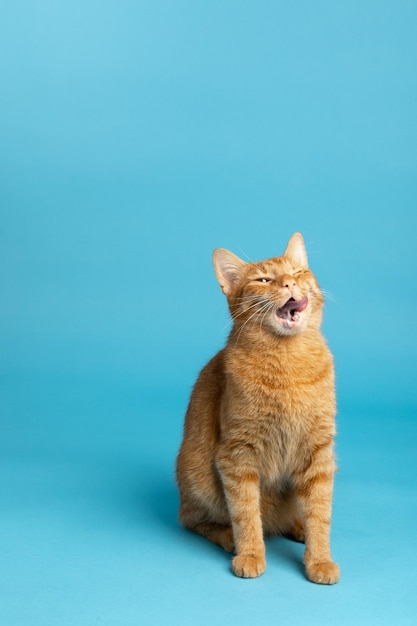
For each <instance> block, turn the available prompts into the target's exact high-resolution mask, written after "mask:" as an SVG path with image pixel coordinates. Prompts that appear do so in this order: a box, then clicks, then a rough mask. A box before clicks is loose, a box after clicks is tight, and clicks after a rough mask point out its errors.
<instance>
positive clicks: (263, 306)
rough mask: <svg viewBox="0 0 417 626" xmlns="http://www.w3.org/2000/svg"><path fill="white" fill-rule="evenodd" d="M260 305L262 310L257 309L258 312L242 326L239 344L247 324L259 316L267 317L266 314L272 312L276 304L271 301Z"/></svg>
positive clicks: (238, 337) (262, 302)
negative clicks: (263, 314)
mask: <svg viewBox="0 0 417 626" xmlns="http://www.w3.org/2000/svg"><path fill="white" fill-rule="evenodd" d="M259 304H260V305H261V306H260V308H259V309H257V310H255V312H254V313H252V315H250V316H249V317H248V319H247V320H246V321H245V322H244V323H243V324H242V326H241V328H240V329H239V333H238V335H237V343H238V342H239V339H240V336H241V334H242V331H243V330H244V329H245V328H246V326H247V324H248V323H249V322H250V321H251V320H252V319H253V318H255V319H256V317H257V316H261V315H262V313H265V315H266V314H267V313H268V311H270V310H271V308H272V307H273V306H275V305H274V303H273V302H271V301H270V300H267V301H266V302H265V301H261V302H259ZM262 321H263V319H262V320H261V324H262Z"/></svg>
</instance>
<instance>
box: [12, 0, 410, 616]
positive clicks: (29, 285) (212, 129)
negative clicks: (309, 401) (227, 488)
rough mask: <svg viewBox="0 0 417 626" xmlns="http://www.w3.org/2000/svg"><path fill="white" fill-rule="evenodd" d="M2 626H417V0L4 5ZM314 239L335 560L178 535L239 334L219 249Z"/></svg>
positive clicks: (267, 247)
mask: <svg viewBox="0 0 417 626" xmlns="http://www.w3.org/2000/svg"><path fill="white" fill-rule="evenodd" d="M0 31H1V32H0V72H1V77H2V85H3V88H2V96H1V100H0V217H1V224H0V280H1V307H0V350H1V360H0V393H1V395H0V419H1V429H2V437H1V443H0V446H1V456H0V463H1V472H0V494H1V496H0V502H1V505H0V506H1V515H0V527H1V533H0V537H1V539H0V542H1V553H2V555H3V557H2V563H1V565H0V580H1V584H0V588H1V592H0V593H1V602H0V621H1V623H2V624H5V625H6V624H7V626H22V624H24V625H25V626H32V625H35V624H36V625H39V624H42V626H49V625H54V626H55V625H56V624H60V625H62V626H66V625H67V624H68V625H72V624H77V626H84V624H85V625H87V624H88V625H89V626H90V625H91V624H94V623H100V624H103V625H108V626H113V625H114V626H122V625H125V624H126V625H130V624H141V625H144V626H148V625H149V626H150V625H154V624H157V625H159V624H172V625H175V624H178V625H180V624H181V625H188V624H190V625H191V624H192V625H194V624H201V625H205V624H219V625H220V624H221V625H223V624H225V623H227V622H228V621H232V620H233V621H235V620H236V621H239V623H240V624H241V625H242V626H244V625H245V624H252V623H255V622H256V623H259V624H273V623H276V622H279V623H282V624H288V625H291V624H297V625H298V624H302V623H307V621H308V622H309V623H312V624H355V625H356V624H378V625H381V624H382V625H384V624H393V623H395V624H410V625H411V624H415V615H416V614H417V602H416V600H415V588H416V583H417V572H416V568H415V556H414V555H415V553H416V548H417V529H416V525H415V519H416V512H417V511H416V507H417V498H416V495H417V479H416V476H417V472H416V469H417V456H416V453H417V393H416V384H415V380H416V349H417V332H416V322H415V320H416V317H417V295H416V289H415V276H416V270H417V262H416V256H415V249H416V244H417V238H416V226H417V211H416V201H417V165H416V164H417V124H416V110H417V70H416V58H417V6H416V4H415V2H412V1H407V0H397V1H396V2H394V1H393V0H379V1H378V2H376V1H370V2H366V3H363V2H359V0H358V1H356V0H350V1H349V2H344V1H343V2H336V3H335V2H331V1H324V2H319V3H312V2H307V1H305V0H300V1H298V2H296V3H290V2H283V1H278V2H271V1H266V0H259V1H257V2H242V1H240V2H237V1H232V0H230V1H226V2H221V3H220V2H210V3H207V2H201V1H195V2H191V1H190V0H182V1H177V2H166V1H159V0H153V1H152V2H151V1H145V0H144V1H139V2H132V1H129V0H122V1H119V2H114V1H111V0H106V1H104V2H98V1H96V0H85V1H83V2H80V1H79V0H72V2H68V1H67V0H63V1H61V2H59V3H57V2H52V1H47V0H35V1H32V2H28V1H27V0H22V1H19V2H14V3H3V4H2V6H1V7H0ZM296 230H299V231H301V232H302V233H303V234H304V237H305V241H306V245H307V250H308V253H309V258H310V264H311V267H312V269H313V270H314V271H315V273H316V274H317V277H318V279H319V282H320V283H321V285H322V286H323V288H325V290H326V293H327V295H328V301H327V304H326V314H325V321H324V332H325V334H326V336H327V338H328V340H329V344H330V346H331V348H332V350H333V352H334V354H335V359H336V365H337V380H338V398H339V415H338V424H339V427H338V431H339V436H338V459H339V466H340V472H339V475H338V477H337V483H336V491H335V506H334V522H333V551H334V556H335V558H336V560H338V561H339V563H340V565H341V570H342V579H341V582H340V584H339V585H337V586H335V587H331V588H323V587H320V586H316V585H312V584H310V583H308V582H307V581H306V580H305V578H304V575H303V569H302V547H301V546H299V545H296V544H292V543H289V542H287V541H285V540H282V539H274V540H271V541H269V542H268V547H267V555H268V569H267V571H266V573H265V575H264V576H262V577H261V578H260V579H258V580H254V581H242V580H240V579H236V578H234V577H233V576H232V574H231V573H230V568H229V557H228V556H225V555H224V554H223V553H222V552H221V551H220V550H218V549H217V548H216V547H214V546H212V545H209V544H208V542H205V541H204V540H203V539H200V538H198V537H194V536H193V535H190V534H188V533H186V532H185V531H183V530H182V529H181V528H180V527H179V525H178V523H177V506H178V497H177V493H176V488H175V483H174V477H173V472H174V469H173V468H174V460H175V455H176V452H177V449H178V445H179V443H180V439H181V430H182V420H183V413H184V410H185V407H186V404H187V399H188V394H189V391H190V388H191V386H192V384H193V382H194V379H195V377H196V375H197V372H198V370H199V368H200V367H201V366H202V365H203V364H204V363H205V362H206V361H207V360H208V358H209V357H211V356H212V355H213V354H214V352H216V351H217V350H218V349H219V348H220V347H221V346H222V345H223V343H224V341H225V338H226V336H227V332H228V328H229V326H228V315H227V308H226V304H225V301H224V298H223V296H222V294H221V293H220V290H219V288H218V285H217V283H216V280H215V278H214V274H213V270H212V266H211V253H212V250H213V249H214V248H215V247H219V246H221V247H226V248H229V249H231V250H233V251H234V252H235V253H236V254H238V255H240V256H242V257H243V258H251V259H261V258H265V257H269V256H274V255H277V254H280V253H282V252H283V250H284V248H285V245H286V242H287V240H288V238H289V236H290V235H291V234H292V233H293V232H294V231H296Z"/></svg>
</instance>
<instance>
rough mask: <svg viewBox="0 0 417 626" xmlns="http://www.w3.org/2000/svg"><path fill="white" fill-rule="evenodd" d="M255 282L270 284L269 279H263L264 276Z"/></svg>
mask: <svg viewBox="0 0 417 626" xmlns="http://www.w3.org/2000/svg"><path fill="white" fill-rule="evenodd" d="M256 281H257V282H258V283H270V282H271V279H270V278H265V276H263V277H262V278H257V279H256Z"/></svg>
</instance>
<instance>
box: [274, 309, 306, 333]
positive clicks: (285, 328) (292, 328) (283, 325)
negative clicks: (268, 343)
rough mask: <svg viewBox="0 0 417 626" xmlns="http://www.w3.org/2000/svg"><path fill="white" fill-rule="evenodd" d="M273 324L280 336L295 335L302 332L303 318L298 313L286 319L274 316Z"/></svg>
mask: <svg viewBox="0 0 417 626" xmlns="http://www.w3.org/2000/svg"><path fill="white" fill-rule="evenodd" d="M275 323H276V325H277V326H278V332H279V333H280V334H282V335H296V334H298V333H300V332H302V331H303V330H304V318H303V316H302V315H301V314H300V313H296V314H295V315H293V316H292V317H291V318H288V319H283V318H282V317H279V316H276V318H275Z"/></svg>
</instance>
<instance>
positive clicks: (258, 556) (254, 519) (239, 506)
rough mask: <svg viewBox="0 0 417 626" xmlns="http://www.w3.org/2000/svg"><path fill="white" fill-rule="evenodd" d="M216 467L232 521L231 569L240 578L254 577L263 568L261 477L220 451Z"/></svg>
mask: <svg viewBox="0 0 417 626" xmlns="http://www.w3.org/2000/svg"><path fill="white" fill-rule="evenodd" d="M217 467H218V469H219V472H220V476H221V478H222V482H223V488H224V492H225V495H226V500H227V504H228V509H229V514H230V518H231V521H232V527H233V536H234V543H235V549H236V556H235V557H234V559H233V561H232V570H233V572H234V573H235V574H236V576H240V577H242V578H256V577H257V576H260V575H261V574H263V572H264V571H265V567H266V561H265V544H264V540H263V531H262V521H261V512H260V480H259V477H258V476H257V475H256V474H255V473H254V472H253V471H252V472H251V471H250V470H248V469H246V470H245V467H244V464H243V463H236V462H234V461H233V459H231V458H230V455H228V454H227V453H225V454H224V455H222V454H221V453H220V454H219V455H218V457H217Z"/></svg>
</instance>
